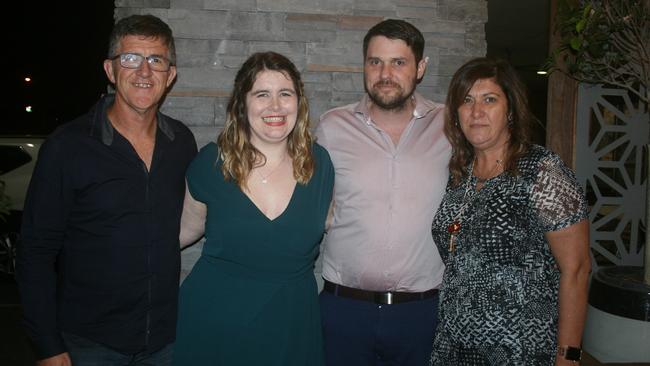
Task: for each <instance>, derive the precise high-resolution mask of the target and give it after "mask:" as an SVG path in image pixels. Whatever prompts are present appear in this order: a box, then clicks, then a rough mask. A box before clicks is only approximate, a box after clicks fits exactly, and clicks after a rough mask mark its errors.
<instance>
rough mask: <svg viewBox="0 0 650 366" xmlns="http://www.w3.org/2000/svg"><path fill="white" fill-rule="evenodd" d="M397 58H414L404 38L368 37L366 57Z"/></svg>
mask: <svg viewBox="0 0 650 366" xmlns="http://www.w3.org/2000/svg"><path fill="white" fill-rule="evenodd" d="M370 57H372V58H382V59H398V58H415V54H414V53H413V50H412V49H411V47H409V46H408V45H407V44H406V42H405V41H404V40H401V39H392V38H386V37H384V36H375V37H372V38H371V39H370V42H369V43H368V49H367V51H366V58H370Z"/></svg>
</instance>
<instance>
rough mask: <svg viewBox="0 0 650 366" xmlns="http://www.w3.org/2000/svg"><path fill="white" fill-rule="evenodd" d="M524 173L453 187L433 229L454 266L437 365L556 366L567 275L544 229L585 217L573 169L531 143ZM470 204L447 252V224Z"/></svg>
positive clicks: (445, 288)
mask: <svg viewBox="0 0 650 366" xmlns="http://www.w3.org/2000/svg"><path fill="white" fill-rule="evenodd" d="M518 169H519V175H517V176H512V175H510V174H508V173H502V174H501V175H499V176H496V177H494V178H491V179H489V180H488V181H487V182H486V183H485V184H484V186H483V187H482V189H481V190H480V191H476V178H475V177H472V178H471V179H469V180H465V181H463V182H462V183H461V184H460V185H459V186H457V187H455V188H452V187H451V186H450V185H448V186H447V192H446V194H445V197H444V199H443V201H442V203H441V205H440V208H439V210H438V213H437V214H436V216H435V218H434V221H433V225H432V233H433V239H434V241H435V242H436V244H437V245H438V249H439V251H440V254H441V256H442V258H443V260H444V262H445V265H446V266H447V268H446V271H445V275H444V279H443V283H442V287H441V295H440V312H439V326H438V331H437V334H436V338H435V341H434V345H433V354H432V356H431V364H432V365H443V366H451V365H463V366H473V365H526V366H534V365H552V364H553V363H554V359H555V354H556V334H557V322H558V289H559V280H560V273H559V271H558V268H557V265H556V263H555V260H554V258H553V255H552V254H551V250H550V248H549V245H548V242H547V240H546V238H545V236H544V233H546V232H549V231H556V230H559V229H562V228H565V227H568V226H570V225H573V224H575V223H577V222H579V221H581V220H582V219H584V218H586V217H587V207H586V199H585V196H584V193H583V190H582V188H581V187H580V185H579V184H578V183H577V182H576V179H575V175H574V173H573V172H572V171H571V170H570V169H569V168H567V167H566V166H565V165H564V163H563V162H562V160H561V159H560V158H559V157H558V156H557V155H556V154H554V153H552V152H551V151H549V150H546V149H545V148H543V147H541V146H537V145H533V146H532V147H531V149H530V150H529V152H528V153H527V155H526V156H524V157H523V158H521V159H520V161H519V162H518ZM467 184H469V185H470V186H469V190H468V193H467V196H466V197H465V201H466V202H467V203H468V206H467V208H466V209H465V211H464V213H463V215H462V217H461V218H460V220H459V221H460V224H461V228H460V231H459V232H458V233H457V234H456V240H455V250H454V251H453V252H450V251H449V239H450V234H449V232H448V231H447V227H448V226H449V224H450V223H451V222H452V221H453V218H454V217H455V216H456V215H457V214H458V212H459V211H460V207H461V206H462V204H463V196H464V195H465V191H466V187H467Z"/></svg>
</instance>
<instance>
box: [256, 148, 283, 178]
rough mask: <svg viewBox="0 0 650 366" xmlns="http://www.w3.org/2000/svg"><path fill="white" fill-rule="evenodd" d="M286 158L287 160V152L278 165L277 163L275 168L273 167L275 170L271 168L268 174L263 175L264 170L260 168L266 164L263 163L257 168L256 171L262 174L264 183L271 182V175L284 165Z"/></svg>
mask: <svg viewBox="0 0 650 366" xmlns="http://www.w3.org/2000/svg"><path fill="white" fill-rule="evenodd" d="M285 160H287V154H285V155H284V156H283V157H282V160H280V162H279V163H278V165H276V166H275V168H273V170H271V172H270V173H269V174H267V175H266V176H264V175H262V172H261V171H260V168H261V167H263V166H264V165H261V166H259V167H258V168H257V169H255V172H256V173H257V174H258V175H259V176H260V180H261V181H262V184H266V183H268V182H269V177H270V176H272V175H273V173H275V172H276V171H277V170H278V169H279V168H280V166H282V163H284V161H285ZM265 165H266V164H265Z"/></svg>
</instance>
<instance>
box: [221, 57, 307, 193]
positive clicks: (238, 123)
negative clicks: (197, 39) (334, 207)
mask: <svg viewBox="0 0 650 366" xmlns="http://www.w3.org/2000/svg"><path fill="white" fill-rule="evenodd" d="M265 70H271V71H278V72H281V73H283V74H284V75H285V76H287V77H289V78H291V81H292V82H293V87H294V88H295V90H296V94H297V97H298V115H297V118H296V125H295V127H294V128H293V130H292V131H291V132H290V133H289V136H288V137H287V150H288V153H289V157H291V159H292V161H293V176H294V178H295V179H296V181H298V183H301V184H307V182H309V179H311V177H312V175H313V174H314V158H313V156H312V150H311V148H312V143H313V137H312V135H311V132H310V131H309V104H308V103H307V97H306V96H305V90H304V86H303V83H302V79H301V78H300V73H299V72H298V70H297V69H296V66H295V65H294V64H293V63H292V62H291V61H290V60H289V59H288V58H286V57H285V56H283V55H280V54H279V53H275V52H259V53H255V54H253V55H251V56H250V57H249V58H248V59H247V60H246V61H245V62H244V63H243V64H242V66H241V68H240V69H239V71H238V72H237V76H236V77H235V85H234V86H233V89H232V95H231V97H230V101H229V102H228V108H227V116H226V123H225V126H224V129H223V130H222V131H221V133H220V134H219V137H218V138H217V144H218V145H219V155H220V159H221V160H222V165H221V171H222V172H223V176H224V178H225V179H226V180H230V179H232V180H234V181H235V182H237V184H238V185H239V187H240V188H241V189H242V190H243V189H245V188H246V180H247V178H248V175H249V174H250V172H251V170H252V169H253V168H255V167H257V166H263V165H264V164H266V156H264V154H262V152H260V151H259V150H258V149H256V148H255V146H253V144H251V143H250V135H251V127H250V122H249V121H248V113H247V106H246V94H248V92H249V91H250V90H251V89H252V88H253V84H254V83H255V79H256V78H257V75H258V74H259V73H260V72H262V71H265Z"/></svg>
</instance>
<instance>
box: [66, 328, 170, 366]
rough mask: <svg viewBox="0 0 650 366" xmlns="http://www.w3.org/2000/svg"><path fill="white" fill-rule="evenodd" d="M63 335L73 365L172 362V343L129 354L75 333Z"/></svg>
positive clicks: (149, 365)
mask: <svg viewBox="0 0 650 366" xmlns="http://www.w3.org/2000/svg"><path fill="white" fill-rule="evenodd" d="M62 335H63V340H64V342H65V345H66V347H67V348H68V353H69V354H70V360H71V361H72V366H169V365H171V364H172V351H173V347H172V345H171V344H168V345H167V346H165V347H163V348H162V349H161V350H158V351H155V352H140V353H136V354H132V355H128V354H123V353H120V352H118V351H115V350H113V349H111V348H108V347H106V346H104V345H101V344H99V343H96V342H93V341H91V340H90V339H87V338H83V337H79V336H77V335H74V334H70V333H63V334H62Z"/></svg>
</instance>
